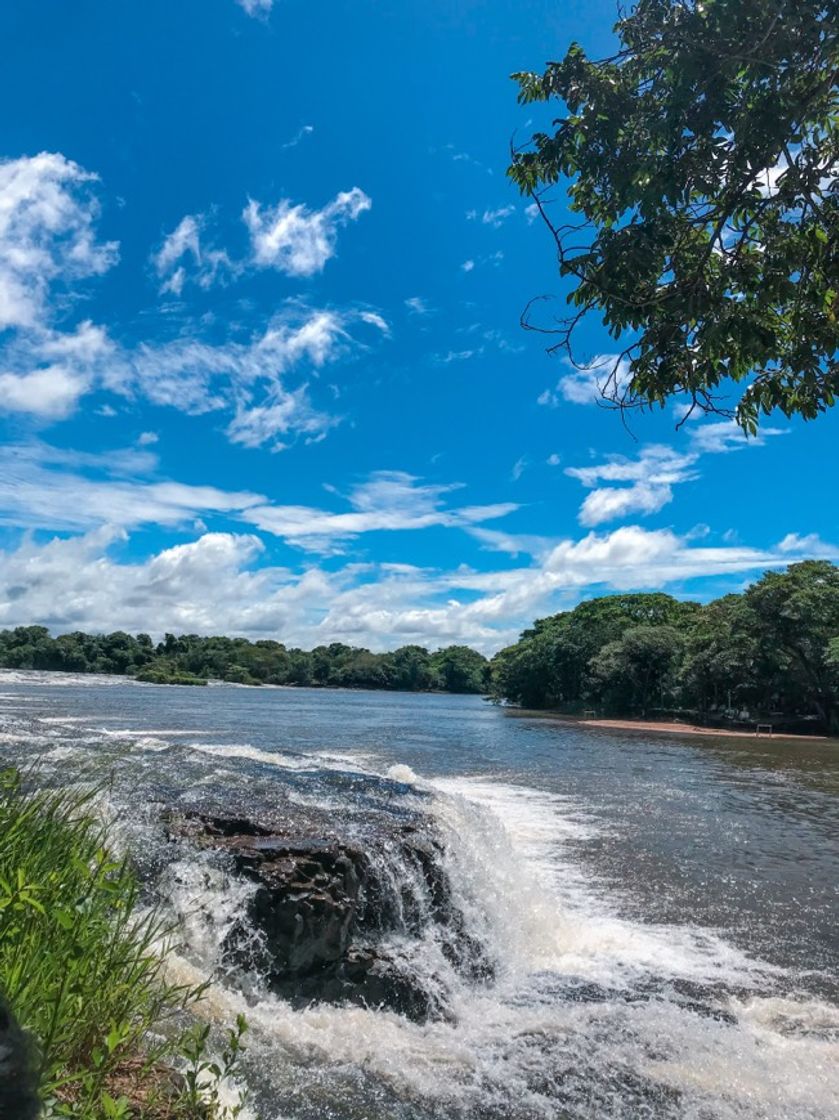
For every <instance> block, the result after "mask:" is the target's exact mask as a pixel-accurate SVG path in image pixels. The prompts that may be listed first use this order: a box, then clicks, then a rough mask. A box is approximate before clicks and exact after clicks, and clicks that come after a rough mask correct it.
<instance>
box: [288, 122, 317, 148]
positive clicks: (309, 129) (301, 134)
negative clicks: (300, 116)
mask: <svg viewBox="0 0 839 1120" xmlns="http://www.w3.org/2000/svg"><path fill="white" fill-rule="evenodd" d="M314 131H315V126H314V125H313V124H304V125H301V127H300V128H298V130H297V131H296V132H295V134H294V135H293V136H292V138H291V139H290V140H287V141H286V143H285V144H281V145H280V147H281V148H284V149H285V148H296V147H297V145H298V144H299V143H300V142H301V141H302V140H305V139H306V137H307V136H311V135H312V133H313V132H314Z"/></svg>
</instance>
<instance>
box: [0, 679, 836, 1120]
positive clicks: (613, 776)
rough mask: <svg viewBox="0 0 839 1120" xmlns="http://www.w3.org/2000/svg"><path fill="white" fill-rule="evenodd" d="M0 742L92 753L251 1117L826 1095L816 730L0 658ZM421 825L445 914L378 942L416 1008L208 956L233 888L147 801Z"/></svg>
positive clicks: (827, 1005)
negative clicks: (283, 809)
mask: <svg viewBox="0 0 839 1120" xmlns="http://www.w3.org/2000/svg"><path fill="white" fill-rule="evenodd" d="M0 754H2V757H4V758H5V759H7V760H8V761H10V762H15V763H19V762H20V761H21V760H35V759H37V760H38V766H39V768H40V773H41V774H42V775H43V776H44V778H45V779H48V778H50V777H53V776H57V777H58V778H60V779H61V780H65V779H67V778H68V777H75V776H76V775H77V774H78V773H80V772H82V771H83V770H85V768H89V767H90V766H94V767H95V768H96V770H97V772H98V773H100V774H101V773H103V772H104V768H108V770H109V772H113V775H114V777H113V781H112V782H111V785H110V794H109V803H108V811H109V812H111V813H112V814H114V817H115V827H116V829H117V835H118V836H119V838H120V842H121V843H123V844H125V846H126V847H127V848H128V850H129V851H131V853H132V855H134V856H135V857H136V858H137V859H138V862H139V863H140V864H141V866H142V865H143V864H144V863H147V864H148V865H149V866H152V865H154V867H155V868H156V869H157V872H156V873H157V875H158V887H157V889H158V890H159V892H160V894H161V897H162V898H163V899H164V903H165V905H166V906H168V907H170V908H171V909H172V910H173V911H174V912H175V913H176V914H177V915H178V916H179V917H180V919H181V921H182V928H183V939H184V943H183V948H182V950H181V951H180V953H179V954H178V956H177V958H176V959H175V961H174V963H173V968H174V969H175V971H178V970H179V971H180V973H181V974H182V975H183V977H184V978H185V979H198V978H201V977H205V976H206V977H210V978H211V979H212V981H213V983H212V985H211V987H210V990H209V995H208V1001H207V1005H206V1008H205V1014H208V1015H210V1016H211V1017H213V1018H215V1019H217V1020H218V1021H219V1022H224V1021H229V1020H230V1019H232V1018H233V1017H234V1016H235V1014H236V1012H238V1011H240V1010H242V1011H245V1013H246V1014H247V1017H248V1020H249V1022H250V1025H251V1032H250V1035H249V1051H248V1057H247V1062H246V1070H245V1076H246V1079H247V1082H248V1084H249V1088H250V1090H251V1103H250V1106H249V1107H250V1108H251V1109H252V1111H253V1115H258V1116H259V1117H261V1120H315V1118H317V1120H327V1118H331V1120H444V1118H446V1120H502V1118H503V1120H548V1118H556V1120H560V1118H567V1120H582V1118H591V1120H595V1118H596V1120H607V1118H609V1120H611V1118H615V1120H618V1118H625V1120H636V1118H639V1120H642V1118H650V1120H670V1118H677V1117H678V1118H689V1120H757V1118H766V1120H770V1118H771V1120H793V1118H794V1120H809V1118H812V1120H827V1118H833V1117H836V1115H837V1101H839V967H837V966H839V893H838V892H839V875H838V874H837V872H839V746H837V745H836V744H832V743H824V744H822V743H816V742H810V743H803V742H802V743H795V744H789V743H782V742H780V741H777V742H776V741H770V740H767V739H761V740H751V739H731V740H729V739H722V738H708V739H699V738H695V737H694V738H690V737H687V736H672V737H670V736H661V735H648V734H644V733H640V732H626V733H622V732H616V731H615V730H613V729H609V730H605V729H602V730H595V729H580V728H576V727H574V726H572V725H569V724H563V723H559V722H555V721H552V720H548V719H543V718H530V717H527V716H524V715H520V714H516V713H512V712H508V711H505V710H503V709H501V708H498V707H495V706H493V705H491V704H488V703H486V702H484V701H483V700H481V699H480V698H477V697H471V696H465V697H459V696H441V695H408V694H388V693H376V692H348V691H329V692H326V691H315V690H307V689H275V688H263V689H248V688H242V687H236V686H222V685H219V686H210V687H208V688H173V687H165V686H154V685H140V684H137V683H134V682H130V681H122V680H119V679H118V678H104V677H80V676H69V675H59V674H37V673H14V672H6V673H2V674H0ZM208 797H209V798H211V799H212V800H214V802H215V803H216V804H220V805H222V806H226V805H231V806H232V805H236V806H237V807H238V808H239V809H241V807H242V805H245V806H248V805H253V804H262V805H269V804H272V803H275V802H277V801H278V800H279V799H282V801H283V804H284V805H286V806H287V807H290V812H292V814H293V812H294V811H295V807H299V811H300V812H301V813H305V812H306V811H307V807H313V806H316V807H318V811H321V812H322V811H324V810H327V811H328V812H329V813H330V814H331V815H332V816H333V818H334V819H335V821H336V822H340V821H341V820H342V819H343V818H344V817H346V818H347V819H348V820H349V819H350V818H353V819H356V818H363V817H365V816H376V815H377V814H379V815H382V816H383V817H386V816H387V815H388V814H392V813H393V812H394V811H396V810H399V809H400V807H405V806H408V807H411V808H412V809H417V808H418V811H421V812H422V813H424V814H426V815H427V816H428V817H429V819H430V820H432V821H433V824H434V828H435V829H436V832H437V834H438V835H439V836H440V837H441V838H442V845H443V850H444V856H443V857H441V858H442V859H443V861H444V863H445V871H446V874H447V876H448V879H449V881H450V883H451V889H452V891H453V894H454V896H455V897H456V900H457V904H458V907H459V911H460V913H461V914H462V915H463V920H464V922H465V924H466V927H467V929H468V932H469V934H470V936H471V937H473V938H474V939H475V940H476V941H477V942H480V944H481V945H482V946H483V950H484V951H485V952H486V954H487V955H488V957H489V958H491V960H492V963H493V969H492V975H491V976H490V977H486V976H485V977H483V978H475V977H467V976H464V975H462V974H460V973H458V971H457V970H456V969H455V968H454V967H452V965H451V963H450V962H449V961H448V960H446V959H445V958H444V955H442V954H441V953H440V951H439V938H438V936H437V934H436V933H435V931H434V930H433V929H431V928H429V929H427V930H424V931H422V932H421V933H420V934H415V935H413V936H408V935H407V934H405V936H403V937H401V938H396V939H394V944H393V945H391V947H390V948H391V951H393V952H398V953H399V954H400V957H401V960H402V961H403V963H404V965H405V967H406V968H410V969H412V970H413V972H414V974H415V975H416V976H417V977H419V979H420V981H421V982H422V983H424V984H427V985H429V986H434V987H435V988H436V989H437V990H438V992H439V994H440V999H441V1001H442V1003H443V1004H444V1005H445V1014H443V1015H439V1016H432V1017H431V1018H430V1019H428V1021H425V1022H415V1021H411V1020H409V1019H408V1018H406V1017H404V1016H402V1015H399V1014H396V1013H395V1012H393V1011H387V1010H382V1009H371V1008H368V1007H363V1006H362V1007H349V1006H335V1005H332V1004H326V1003H320V1004H317V1003H316V1004H313V1005H310V1006H307V1007H299V1006H298V1007H293V1006H292V1005H291V1004H290V1003H288V1002H286V1001H284V1000H283V999H281V998H280V997H279V996H277V995H274V994H271V993H270V992H269V991H268V990H267V989H266V988H264V987H263V986H262V985H261V984H260V979H259V976H258V975H251V976H243V975H239V974H236V973H234V972H233V971H231V970H230V969H229V968H225V967H224V964H223V962H222V960H221V958H220V945H221V944H222V941H223V936H224V932H225V928H226V927H225V923H228V924H229V922H230V921H231V920H232V915H233V913H234V911H235V910H236V907H237V905H238V904H239V903H240V902H241V892H242V890H243V889H244V888H242V885H241V884H237V883H236V882H233V881H231V879H230V878H229V876H225V875H224V874H223V873H221V872H219V871H218V869H217V868H213V867H211V866H209V865H204V864H202V863H201V861H200V860H198V859H196V860H195V861H194V862H193V863H190V862H188V861H184V860H183V859H180V860H176V861H175V862H174V863H173V864H171V865H170V866H169V865H167V864H166V859H167V849H166V847H165V844H164V843H163V842H162V841H161V838H160V833H159V825H158V820H159V813H160V808H161V806H167V805H172V804H177V805H179V806H181V807H183V806H187V807H188V806H190V805H195V804H201V803H203V801H205V800H206V799H207V798H208Z"/></svg>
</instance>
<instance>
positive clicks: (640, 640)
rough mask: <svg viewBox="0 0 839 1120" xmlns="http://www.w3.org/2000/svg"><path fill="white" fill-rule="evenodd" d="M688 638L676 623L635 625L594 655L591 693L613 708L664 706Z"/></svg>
mask: <svg viewBox="0 0 839 1120" xmlns="http://www.w3.org/2000/svg"><path fill="white" fill-rule="evenodd" d="M684 644H685V638H684V635H683V634H681V633H680V632H679V631H678V630H676V629H675V627H673V626H633V627H631V628H630V629H629V630H627V631H626V633H625V634H624V635H623V637H622V638H621V639H620V641H618V642H610V643H609V644H608V645H605V646H604V647H603V649H601V651H600V652H599V653H598V654H597V655H596V656H595V657H594V658H592V661H591V664H590V666H589V668H590V680H591V686H590V695H591V696H592V698H597V699H599V700H600V701H601V702H603V703H605V705H606V706H607V707H609V708H616V709H619V710H622V711H640V713H641V715H646V714H647V709H648V708H649V707H651V706H652V704H653V703H654V702H655V701H658V703H659V705H660V706H662V707H663V706H664V702H665V700H666V699H668V698H670V693H671V691H672V689H673V686H674V684H675V676H676V669H677V667H678V664H679V660H680V658H681V655H682V651H683V649H684Z"/></svg>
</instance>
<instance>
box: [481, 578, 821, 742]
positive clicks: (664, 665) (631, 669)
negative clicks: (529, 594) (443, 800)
mask: <svg viewBox="0 0 839 1120" xmlns="http://www.w3.org/2000/svg"><path fill="white" fill-rule="evenodd" d="M492 692H493V694H494V696H495V697H496V698H498V699H502V700H506V701H510V702H512V703H515V704H520V705H522V706H523V707H526V708H550V709H555V710H559V711H565V712H569V713H574V712H580V711H582V710H585V709H594V710H596V711H597V713H598V714H603V715H608V714H614V715H636V716H660V715H669V714H672V713H675V712H684V713H689V714H690V716H691V717H692V718H694V719H696V720H697V721H698V722H703V723H706V724H710V725H713V724H719V725H732V724H737V723H738V722H739V723H743V724H750V725H751V726H754V723H755V722H764V721H765V722H767V723H772V724H773V725H774V726H775V728H776V729H782V728H786V729H788V730H798V731H802V730H811V731H816V730H818V731H823V732H827V733H830V734H839V568H837V567H836V566H835V565H833V564H831V563H829V562H828V561H826V560H808V561H804V562H803V563H800V564H793V565H791V566H790V567H789V568H788V569H787V570H786V571H784V572H767V573H766V574H765V575H764V576H763V578H762V579H760V580H758V581H757V582H756V583H754V584H752V585H751V586H750V587H749V588H747V589H746V591H745V592H743V594H740V595H726V596H724V597H723V598H722V599H717V600H715V601H714V602H711V603H708V604H706V605H704V606H701V605H700V604H699V603H695V602H680V601H679V600H677V599H674V598H672V597H671V596H670V595H664V594H660V593H651V594H641V595H609V596H604V597H603V598H600V599H592V600H589V601H588V602H585V603H581V604H580V605H579V606H578V607H575V608H574V610H571V611H565V612H563V613H562V614H556V615H553V616H552V617H550V618H544V619H540V620H539V621H538V622H536V623H534V625H533V627H532V628H531V629H529V630H526V631H525V632H524V633H523V634H522V636H521V638H520V639H519V640H518V642H516V643H515V645H512V646H509V647H508V648H507V649H504V650H502V651H501V652H500V653H499V654H497V655H496V656H495V658H494V659H493V662H492Z"/></svg>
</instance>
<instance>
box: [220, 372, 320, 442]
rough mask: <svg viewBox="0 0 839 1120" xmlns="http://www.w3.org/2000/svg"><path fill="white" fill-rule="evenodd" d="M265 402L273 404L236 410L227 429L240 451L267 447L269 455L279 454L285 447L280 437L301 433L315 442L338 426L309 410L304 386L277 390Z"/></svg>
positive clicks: (310, 408) (231, 439)
mask: <svg viewBox="0 0 839 1120" xmlns="http://www.w3.org/2000/svg"><path fill="white" fill-rule="evenodd" d="M269 400H272V401H273V403H268V404H261V405H255V406H254V407H252V408H248V407H240V408H239V409H238V410H237V412H236V415H235V417H234V418H233V419H232V420H231V421H230V423H229V424H228V426H227V435H228V437H229V439H230V442H231V443H239V444H241V445H242V446H243V447H261V446H263V445H268V446H269V447H270V448H271V450H272V451H283V450H285V448H286V446H287V444H285V443H283V442H282V440H281V438H280V437H282V436H286V435H288V434H290V433H296V434H300V433H302V434H304V435H308V437H309V438H310V439H316V438H318V437H322V436H324V435H325V434H326V432H327V431H328V430H329V428H331V427H333V426H334V425H335V424H337V423H338V420H337V418H335V417H332V416H329V415H327V414H326V413H324V412H318V411H316V410H315V409H314V408H313V407H312V405H311V403H310V401H309V398H308V393H307V387H306V386H305V385H303V386H301V387H300V388H299V389H296V390H294V391H293V392H286V391H283V390H279V391H277V392H276V393H274V394H273V397H271V398H269Z"/></svg>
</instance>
